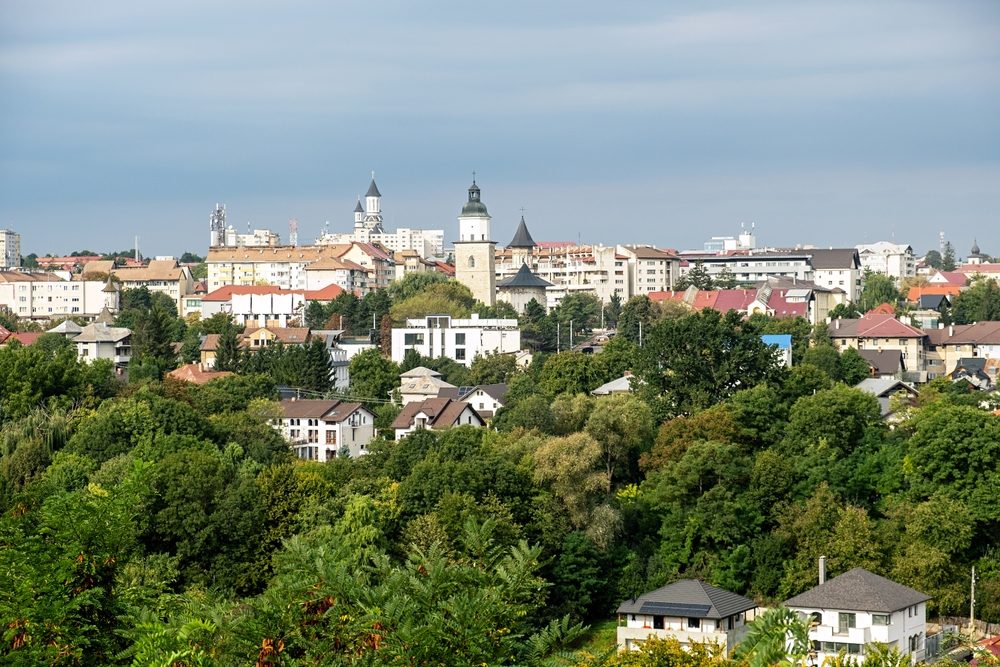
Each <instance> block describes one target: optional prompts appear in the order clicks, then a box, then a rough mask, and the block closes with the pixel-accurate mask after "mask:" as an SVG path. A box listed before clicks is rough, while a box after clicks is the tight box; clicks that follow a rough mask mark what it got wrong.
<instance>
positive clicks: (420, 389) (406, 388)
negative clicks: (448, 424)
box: [399, 366, 458, 405]
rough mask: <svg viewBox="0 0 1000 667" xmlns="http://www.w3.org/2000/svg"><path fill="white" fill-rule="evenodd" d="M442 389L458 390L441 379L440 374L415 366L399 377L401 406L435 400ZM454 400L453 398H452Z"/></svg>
mask: <svg viewBox="0 0 1000 667" xmlns="http://www.w3.org/2000/svg"><path fill="white" fill-rule="evenodd" d="M442 389H456V390H457V389H458V387H456V386H455V385H453V384H450V383H448V382H445V381H444V380H442V379H441V373H439V372H438V371H435V370H431V369H430V368H424V367H423V366H417V367H416V368H411V369H410V370H408V371H406V372H405V373H400V375H399V397H400V400H401V401H402V403H403V405H406V404H407V403H414V402H420V401H425V400H427V399H428V398H437V397H438V395H439V394H440V393H441V390H442ZM452 398H455V397H452Z"/></svg>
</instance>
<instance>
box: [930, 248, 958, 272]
mask: <svg viewBox="0 0 1000 667" xmlns="http://www.w3.org/2000/svg"><path fill="white" fill-rule="evenodd" d="M953 260H954V258H953ZM943 262H944V258H943V257H942V256H941V253H939V252H938V251H937V250H928V251H927V254H926V255H924V264H926V265H927V266H929V267H931V268H932V269H940V268H941V264H942V263H943Z"/></svg>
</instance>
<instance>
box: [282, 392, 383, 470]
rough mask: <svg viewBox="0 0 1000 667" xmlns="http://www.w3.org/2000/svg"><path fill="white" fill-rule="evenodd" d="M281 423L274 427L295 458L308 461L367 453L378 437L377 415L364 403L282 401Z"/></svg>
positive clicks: (305, 400)
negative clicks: (292, 451) (285, 441)
mask: <svg viewBox="0 0 1000 667" xmlns="http://www.w3.org/2000/svg"><path fill="white" fill-rule="evenodd" d="M279 405H280V406H281V420H280V423H275V424H273V426H274V427H275V428H276V429H278V430H279V431H280V432H281V434H282V435H283V436H285V439H286V440H288V442H289V443H290V445H291V447H292V449H293V450H294V451H295V455H296V456H297V457H298V458H300V459H305V460H307V461H330V460H332V459H335V458H337V457H338V456H341V455H343V454H347V455H349V456H350V457H351V458H357V457H359V456H363V455H365V454H367V453H368V443H370V442H371V440H372V438H374V437H375V415H374V414H372V412H371V411H370V410H369V409H368V408H366V407H365V406H363V405H362V404H361V403H354V402H348V401H337V400H311V399H289V400H284V401H281V403H280V404H279Z"/></svg>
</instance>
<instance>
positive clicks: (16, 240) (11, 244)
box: [0, 229, 21, 269]
mask: <svg viewBox="0 0 1000 667" xmlns="http://www.w3.org/2000/svg"><path fill="white" fill-rule="evenodd" d="M19 266H21V235H20V234H18V233H17V232H15V231H11V230H9V229H0V269H16V268H17V267H19Z"/></svg>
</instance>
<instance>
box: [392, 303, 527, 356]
mask: <svg viewBox="0 0 1000 667" xmlns="http://www.w3.org/2000/svg"><path fill="white" fill-rule="evenodd" d="M520 349H521V330H520V329H519V328H518V324H517V320H514V319H480V318H479V316H478V315H475V314H474V315H473V316H472V317H471V318H470V319H452V318H451V316H449V315H429V316H428V317H425V318H417V319H408V320H406V326H405V327H399V328H393V330H392V360H393V361H395V362H396V363H399V362H401V361H402V360H403V356H404V355H405V354H406V351H407V350H416V351H417V352H419V353H420V354H421V355H422V356H425V357H430V358H431V359H437V358H439V357H448V358H449V359H454V360H455V361H457V362H458V363H460V364H462V365H463V366H471V365H472V360H473V359H475V358H476V355H486V354H507V353H513V352H518V351H520Z"/></svg>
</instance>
